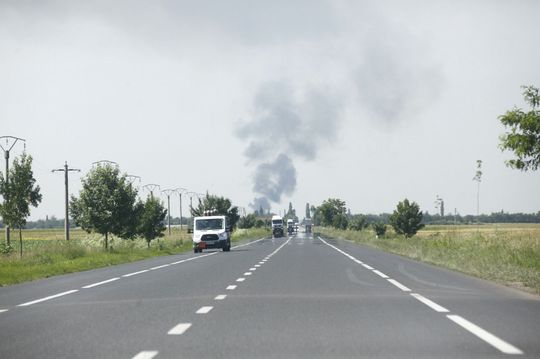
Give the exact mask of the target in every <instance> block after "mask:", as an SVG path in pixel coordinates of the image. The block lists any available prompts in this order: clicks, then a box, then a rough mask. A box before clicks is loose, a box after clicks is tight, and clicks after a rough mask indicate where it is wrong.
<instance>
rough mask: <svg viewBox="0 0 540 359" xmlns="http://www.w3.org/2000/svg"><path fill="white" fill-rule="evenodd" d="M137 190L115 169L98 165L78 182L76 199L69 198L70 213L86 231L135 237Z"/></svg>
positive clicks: (106, 243) (107, 237)
mask: <svg viewBox="0 0 540 359" xmlns="http://www.w3.org/2000/svg"><path fill="white" fill-rule="evenodd" d="M136 203H137V190H136V189H135V188H133V186H132V185H131V184H130V183H129V181H128V180H127V179H126V175H125V174H123V175H121V174H120V169H119V168H118V167H117V166H112V165H110V164H107V165H99V166H96V167H95V168H93V169H92V170H91V171H90V172H89V173H88V174H87V175H86V177H85V178H83V179H82V189H81V191H80V193H79V198H76V197H75V196H72V197H71V204H70V207H71V213H72V215H73V219H74V221H75V223H76V224H77V225H79V226H80V227H81V228H82V229H84V230H85V231H87V232H97V233H99V234H101V235H103V236H104V237H105V249H108V248H109V234H113V235H115V236H118V237H120V238H124V239H132V238H134V237H135V236H136V234H137V224H138V215H139V213H138V207H137V206H136Z"/></svg>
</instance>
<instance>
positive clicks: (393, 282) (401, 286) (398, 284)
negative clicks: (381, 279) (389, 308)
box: [387, 279, 411, 292]
mask: <svg viewBox="0 0 540 359" xmlns="http://www.w3.org/2000/svg"><path fill="white" fill-rule="evenodd" d="M387 281H389V282H390V283H392V284H393V285H395V286H396V287H398V288H399V289H401V290H402V291H404V292H410V291H411V290H410V289H409V288H407V287H405V286H404V285H403V284H401V283H400V282H398V281H397V280H395V279H387Z"/></svg>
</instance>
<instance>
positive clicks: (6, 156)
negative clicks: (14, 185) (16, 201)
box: [0, 136, 26, 246]
mask: <svg viewBox="0 0 540 359" xmlns="http://www.w3.org/2000/svg"><path fill="white" fill-rule="evenodd" d="M3 139H6V148H7V149H6V148H4V146H2V144H1V143H0V147H1V148H2V150H4V157H5V159H6V193H5V195H4V203H8V201H9V189H8V188H9V186H8V185H9V151H11V149H12V148H13V146H15V144H16V143H17V141H22V142H24V143H25V144H26V140H25V139H23V138H19V137H14V136H1V137H0V140H3ZM10 140H13V143H12V144H11V146H10V145H9V141H10ZM25 146H26V145H25ZM4 226H5V227H6V244H7V245H8V246H9V245H10V244H11V241H10V236H9V226H8V224H7V223H4Z"/></svg>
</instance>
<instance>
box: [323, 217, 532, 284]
mask: <svg viewBox="0 0 540 359" xmlns="http://www.w3.org/2000/svg"><path fill="white" fill-rule="evenodd" d="M317 231H319V232H320V233H321V234H323V235H327V236H331V237H335V238H343V239H347V240H352V241H355V242H357V243H362V244H366V245H369V246H372V247H376V248H379V249H382V250H385V251H388V252H392V253H395V254H399V255H402V256H406V257H409V258H413V259H416V260H420V261H424V262H428V263H432V264H436V265H439V266H442V267H446V268H449V269H453V270H457V271H460V272H463V273H467V274H471V275H474V276H477V277H480V278H484V279H488V280H492V281H496V282H498V283H502V284H505V285H507V286H511V287H515V288H519V289H521V290H525V291H528V292H532V293H536V294H540V224H492V225H478V226H476V225H474V226H472V225H471V226H465V225H456V226H426V227H425V228H424V229H422V230H421V231H419V232H418V234H417V235H416V236H414V237H412V238H409V239H405V238H403V237H402V236H397V235H395V234H394V233H393V232H392V231H391V230H389V231H388V233H387V234H386V235H385V236H384V237H381V238H377V237H376V236H375V234H374V233H373V232H372V231H371V230H363V231H360V232H357V231H349V230H347V231H340V230H334V229H328V228H317Z"/></svg>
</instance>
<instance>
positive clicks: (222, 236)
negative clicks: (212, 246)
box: [219, 232, 227, 239]
mask: <svg viewBox="0 0 540 359" xmlns="http://www.w3.org/2000/svg"><path fill="white" fill-rule="evenodd" d="M219 238H220V239H227V232H223V233H220V234H219Z"/></svg>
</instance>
